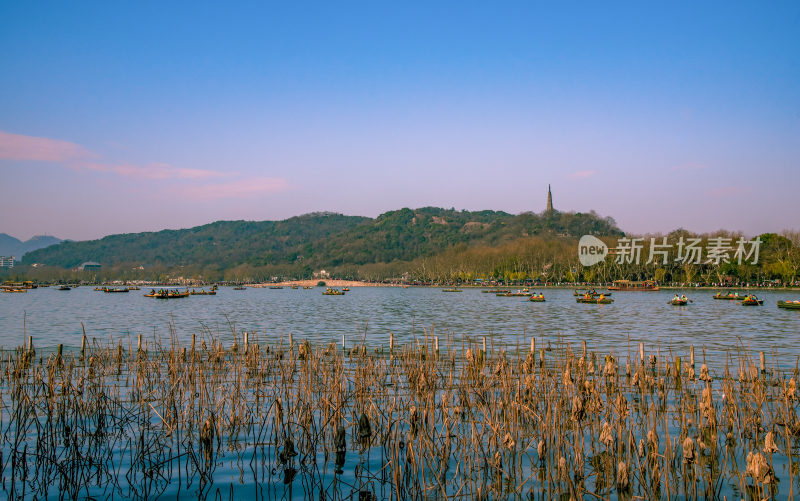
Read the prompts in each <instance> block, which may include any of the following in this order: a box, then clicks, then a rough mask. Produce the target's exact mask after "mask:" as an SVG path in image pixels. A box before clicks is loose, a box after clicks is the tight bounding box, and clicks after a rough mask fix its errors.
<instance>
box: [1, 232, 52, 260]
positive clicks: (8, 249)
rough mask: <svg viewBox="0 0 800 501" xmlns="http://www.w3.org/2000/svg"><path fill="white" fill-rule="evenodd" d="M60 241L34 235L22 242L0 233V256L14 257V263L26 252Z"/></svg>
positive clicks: (46, 236) (48, 236)
mask: <svg viewBox="0 0 800 501" xmlns="http://www.w3.org/2000/svg"><path fill="white" fill-rule="evenodd" d="M61 241H62V240H61V239H60V238H56V237H52V236H50V235H36V236H35V237H31V238H30V239H28V240H26V241H24V242H23V241H22V240H20V239H18V238H14V237H12V236H11V235H8V234H7V233H0V256H14V260H15V261H22V256H23V255H24V254H25V253H26V252H31V251H35V250H37V249H42V248H44V247H49V246H50V245H55V244H57V243H59V242H61Z"/></svg>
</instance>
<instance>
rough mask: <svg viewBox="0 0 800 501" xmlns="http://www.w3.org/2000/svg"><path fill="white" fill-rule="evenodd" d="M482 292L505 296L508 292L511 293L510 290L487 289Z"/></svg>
mask: <svg viewBox="0 0 800 501" xmlns="http://www.w3.org/2000/svg"><path fill="white" fill-rule="evenodd" d="M481 292H491V293H493V294H505V293H506V292H511V291H510V290H508V289H486V290H483V291H481Z"/></svg>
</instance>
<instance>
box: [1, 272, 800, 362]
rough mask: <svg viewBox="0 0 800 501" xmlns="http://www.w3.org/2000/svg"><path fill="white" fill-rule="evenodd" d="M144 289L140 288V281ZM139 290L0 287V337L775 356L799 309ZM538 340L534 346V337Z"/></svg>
mask: <svg viewBox="0 0 800 501" xmlns="http://www.w3.org/2000/svg"><path fill="white" fill-rule="evenodd" d="M148 290H149V289H148ZM148 290H145V289H143V290H140V291H131V292H129V293H116V294H108V293H103V292H97V291H95V290H94V288H93V287H87V286H83V287H79V288H76V289H73V290H70V291H59V290H58V289H57V288H54V287H49V288H40V289H36V290H29V291H28V292H27V293H26V294H0V345H2V346H3V347H4V348H13V347H16V346H21V345H23V344H24V341H25V336H26V335H30V336H33V339H34V345H35V346H36V348H37V349H38V350H40V351H41V350H44V351H45V352H46V351H49V350H52V349H54V348H55V347H56V346H57V345H58V344H64V346H65V348H67V349H69V348H76V347H79V346H80V342H81V335H82V327H81V323H83V326H84V327H85V329H86V334H87V336H88V337H89V339H91V338H96V339H97V341H98V342H102V343H105V342H108V341H109V340H112V339H113V340H114V342H115V343H116V342H118V341H122V342H123V344H125V345H127V344H128V343H129V342H130V343H133V344H135V343H136V336H138V335H139V334H142V335H143V336H144V338H145V340H146V341H147V340H150V342H152V338H153V336H156V337H158V338H159V339H161V340H162V341H168V340H169V338H170V328H171V327H173V328H174V333H175V335H176V336H177V338H178V340H179V341H180V342H182V343H188V342H189V340H190V339H191V335H192V333H196V334H198V335H201V334H203V333H205V334H206V335H208V334H209V332H210V334H211V335H212V336H213V337H216V338H218V339H219V340H221V341H222V342H223V344H226V345H227V344H230V343H232V342H233V339H234V335H233V331H234V329H235V331H236V332H237V333H241V332H243V331H248V332H250V333H252V334H251V339H255V340H256V341H257V342H266V343H271V344H272V343H277V342H279V341H280V340H281V337H282V336H283V339H284V341H288V337H289V333H291V334H292V335H293V338H294V340H295V341H302V340H308V341H309V342H310V343H312V344H328V343H330V342H335V343H337V344H340V343H341V342H342V336H344V337H345V342H346V344H347V345H348V346H350V345H351V344H352V343H354V342H358V343H359V344H360V343H362V342H363V343H365V344H366V345H367V346H369V347H371V348H378V347H381V346H384V347H388V343H389V333H392V334H393V335H394V340H395V344H396V345H398V346H399V345H402V344H405V343H408V342H410V341H411V340H412V339H413V337H414V336H416V337H424V336H425V335H426V333H428V334H430V333H431V332H432V333H433V335H434V336H437V337H439V338H440V342H441V346H442V349H446V345H447V344H448V343H451V344H457V345H459V347H460V345H461V344H462V343H468V342H473V343H481V342H482V338H483V337H486V339H487V345H492V346H494V347H495V348H504V349H508V350H513V349H515V348H516V347H517V345H520V346H524V347H527V346H529V343H530V338H531V337H532V336H535V337H536V338H537V343H542V342H543V343H547V342H553V343H554V342H555V341H556V340H557V339H558V337H559V336H562V337H563V340H564V341H566V342H568V343H570V344H573V345H575V346H577V345H579V343H580V341H581V340H585V341H586V342H587V345H588V347H589V349H591V350H594V351H597V352H598V353H608V352H610V351H614V352H616V353H620V354H625V355H627V351H628V349H629V348H630V350H631V352H634V351H636V350H637V349H638V348H637V345H638V342H639V341H642V342H644V344H645V346H646V349H647V350H648V351H655V350H656V349H657V348H659V347H660V348H661V349H662V350H669V349H671V350H673V352H674V353H675V354H677V353H684V354H685V353H686V351H687V350H688V347H689V346H690V345H694V346H695V347H696V348H697V350H698V356H699V354H700V350H701V348H702V346H705V347H706V350H707V353H706V355H707V358H708V362H709V364H713V365H717V364H719V363H721V361H722V360H723V357H724V354H725V352H726V350H729V349H732V348H735V347H736V346H737V345H740V346H743V347H745V348H749V349H751V350H753V351H762V350H763V351H766V352H767V353H768V354H772V353H775V354H777V355H778V359H779V360H780V361H781V362H782V363H786V364H794V362H795V357H796V356H798V355H800V343H798V333H800V312H799V311H791V310H789V311H787V310H782V309H779V308H777V306H776V303H777V301H778V300H780V299H800V292H797V291H759V292H758V294H759V297H760V298H761V299H764V305H763V306H759V307H745V306H742V305H741V304H739V302H737V301H724V300H715V299H713V298H712V296H713V294H714V293H715V291H713V290H708V289H705V290H686V291H677V292H679V293H685V294H686V295H687V296H688V297H689V298H690V299H691V300H692V301H693V302H692V303H691V304H689V305H687V306H682V307H677V306H671V305H668V304H667V301H668V300H669V299H670V298H672V297H673V295H674V294H675V292H676V291H674V290H670V291H656V292H615V293H613V295H612V296H611V297H612V298H613V299H615V302H614V303H613V304H609V305H593V304H579V303H576V302H575V298H574V297H573V291H572V289H553V288H547V289H544V294H545V297H546V302H544V303H533V302H529V301H526V299H527V298H524V297H496V296H495V295H494V294H492V293H482V292H481V289H477V288H475V289H473V288H466V289H464V290H463V292H459V293H445V292H442V289H440V288H421V287H418V288H414V287H411V288H400V287H353V288H352V289H351V290H350V291H349V292H347V293H346V295H344V296H325V295H322V291H323V289H322V288H320V287H315V288H313V289H302V288H300V289H291V288H289V287H286V288H283V289H269V288H263V289H261V288H247V289H245V290H234V289H233V288H230V287H222V288H220V289H219V291H218V294H217V295H216V296H190V297H188V298H183V299H173V300H163V299H154V298H148V297H144V294H145V293H146V292H147V291H148ZM540 346H541V345H540Z"/></svg>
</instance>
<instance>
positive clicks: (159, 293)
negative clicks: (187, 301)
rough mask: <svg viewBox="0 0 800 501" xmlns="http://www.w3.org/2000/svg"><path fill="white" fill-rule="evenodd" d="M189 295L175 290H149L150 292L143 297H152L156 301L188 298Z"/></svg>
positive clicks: (186, 292) (187, 292)
mask: <svg viewBox="0 0 800 501" xmlns="http://www.w3.org/2000/svg"><path fill="white" fill-rule="evenodd" d="M190 294H191V293H190V292H189V291H188V290H186V291H184V292H181V291H179V290H177V289H159V290H155V289H151V290H150V292H148V293H147V294H145V295H144V297H154V298H158V299H173V298H179V297H189V295H190Z"/></svg>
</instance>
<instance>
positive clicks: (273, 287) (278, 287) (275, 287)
mask: <svg viewBox="0 0 800 501" xmlns="http://www.w3.org/2000/svg"><path fill="white" fill-rule="evenodd" d="M269 288H270V289H283V286H282V285H270V286H269Z"/></svg>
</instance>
